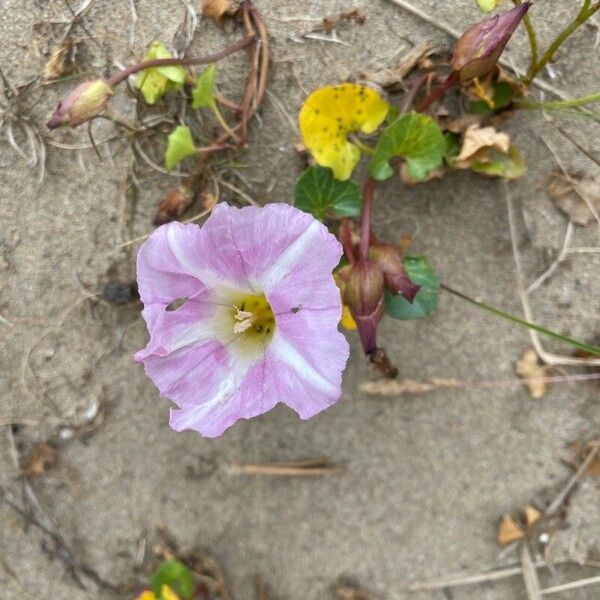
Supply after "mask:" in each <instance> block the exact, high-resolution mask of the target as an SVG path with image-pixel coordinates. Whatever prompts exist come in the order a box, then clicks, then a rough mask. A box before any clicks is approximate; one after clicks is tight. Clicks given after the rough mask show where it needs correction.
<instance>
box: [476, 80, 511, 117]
mask: <svg viewBox="0 0 600 600" xmlns="http://www.w3.org/2000/svg"><path fill="white" fill-rule="evenodd" d="M513 93H514V92H513V89H512V87H511V86H510V85H509V84H508V83H506V81H497V82H496V83H495V84H494V98H493V104H494V106H493V108H492V107H490V105H489V104H488V103H487V102H485V101H484V100H478V101H474V102H469V112H471V113H474V114H477V115H491V114H492V113H493V112H494V111H496V110H501V109H503V108H506V107H507V106H508V105H509V104H510V103H511V102H512V97H513Z"/></svg>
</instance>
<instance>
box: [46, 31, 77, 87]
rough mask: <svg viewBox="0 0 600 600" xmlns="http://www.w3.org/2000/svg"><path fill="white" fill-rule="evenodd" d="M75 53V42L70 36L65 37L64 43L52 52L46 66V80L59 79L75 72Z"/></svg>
mask: <svg viewBox="0 0 600 600" xmlns="http://www.w3.org/2000/svg"><path fill="white" fill-rule="evenodd" d="M74 52H75V44H74V43H73V40H72V39H71V38H70V37H69V36H67V37H65V39H64V40H63V41H62V43H61V44H60V45H58V46H56V48H54V50H52V53H51V54H50V58H49V59H48V62H47V63H46V64H45V66H44V79H48V80H52V79H58V78H59V77H62V76H63V75H69V73H72V72H73V71H74V70H75V60H74Z"/></svg>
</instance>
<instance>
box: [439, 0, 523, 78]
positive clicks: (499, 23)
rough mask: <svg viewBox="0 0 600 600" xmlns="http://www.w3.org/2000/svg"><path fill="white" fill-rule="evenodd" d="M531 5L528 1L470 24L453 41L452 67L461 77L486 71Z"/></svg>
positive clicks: (485, 73) (477, 74) (492, 66)
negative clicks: (454, 43) (471, 25)
mask: <svg viewBox="0 0 600 600" xmlns="http://www.w3.org/2000/svg"><path fill="white" fill-rule="evenodd" d="M530 7H531V2H530V1H527V2H524V3H523V4H521V5H519V6H517V7H515V8H513V9H512V10H509V11H508V12H506V13H504V14H503V15H496V16H495V17H492V18H491V19H486V20H485V21H482V22H481V23H477V24H476V25H473V27H471V28H470V29H467V31H465V33H463V35H462V36H461V37H460V39H459V40H458V41H457V42H456V46H455V47H454V54H453V56H452V62H451V65H452V69H453V71H454V72H456V73H458V74H459V76H460V79H461V81H469V80H471V79H475V78H476V77H483V76H484V75H487V74H488V73H489V72H490V71H491V70H492V69H493V68H494V67H495V66H496V63H497V62H498V59H499V58H500V55H501V54H502V52H503V50H504V48H505V47H506V44H508V40H510V38H511V36H512V34H513V33H514V31H515V29H516V28H517V27H518V26H519V23H520V22H521V20H522V19H523V17H524V16H525V14H526V13H527V11H528V10H529V8H530Z"/></svg>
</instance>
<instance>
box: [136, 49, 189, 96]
mask: <svg viewBox="0 0 600 600" xmlns="http://www.w3.org/2000/svg"><path fill="white" fill-rule="evenodd" d="M159 58H173V55H172V54H171V53H170V52H169V51H168V50H167V49H166V48H165V47H164V45H163V44H161V43H160V42H158V41H156V42H152V45H151V46H150V49H149V50H148V52H146V55H145V56H144V61H148V60H156V59H159ZM186 77H187V71H186V70H185V69H184V68H183V67H181V66H177V65H173V66H169V67H151V68H149V69H144V70H143V71H140V72H139V74H138V75H137V77H136V79H135V87H137V88H138V89H139V90H140V91H141V92H142V95H143V96H144V100H145V101H146V103H147V104H156V102H157V100H159V99H160V98H162V97H163V96H164V95H165V94H167V93H168V92H170V91H171V90H174V89H177V88H180V87H181V86H182V85H183V83H184V82H185V79H186Z"/></svg>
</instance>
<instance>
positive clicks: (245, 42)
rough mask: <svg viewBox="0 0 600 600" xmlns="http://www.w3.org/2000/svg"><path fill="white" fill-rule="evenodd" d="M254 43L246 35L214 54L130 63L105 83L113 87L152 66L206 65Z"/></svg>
mask: <svg viewBox="0 0 600 600" xmlns="http://www.w3.org/2000/svg"><path fill="white" fill-rule="evenodd" d="M254 43H256V36H254V35H247V36H246V37H243V38H242V39H241V40H239V41H237V42H235V44H231V46H227V48H223V50H221V51H220V52H215V54H209V55H208V56H199V57H197V58H194V57H189V58H157V59H155V60H147V61H145V62H141V63H138V64H137V65H131V66H130V67H127V68H126V69H123V70H122V71H119V72H118V73H115V74H114V75H113V76H112V77H111V78H110V79H109V80H108V81H107V82H106V83H107V84H108V85H110V86H111V87H114V86H116V85H119V83H121V82H122V81H124V80H125V79H127V78H128V77H129V76H130V75H133V74H135V73H137V72H138V71H143V70H144V69H151V68H152V67H173V66H181V67H186V66H192V65H208V64H211V63H215V62H218V61H220V60H221V59H222V58H225V57H226V56H229V55H230V54H233V53H234V52H237V51H238V50H241V49H242V48H245V47H246V46H251V45H252V44H254Z"/></svg>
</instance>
